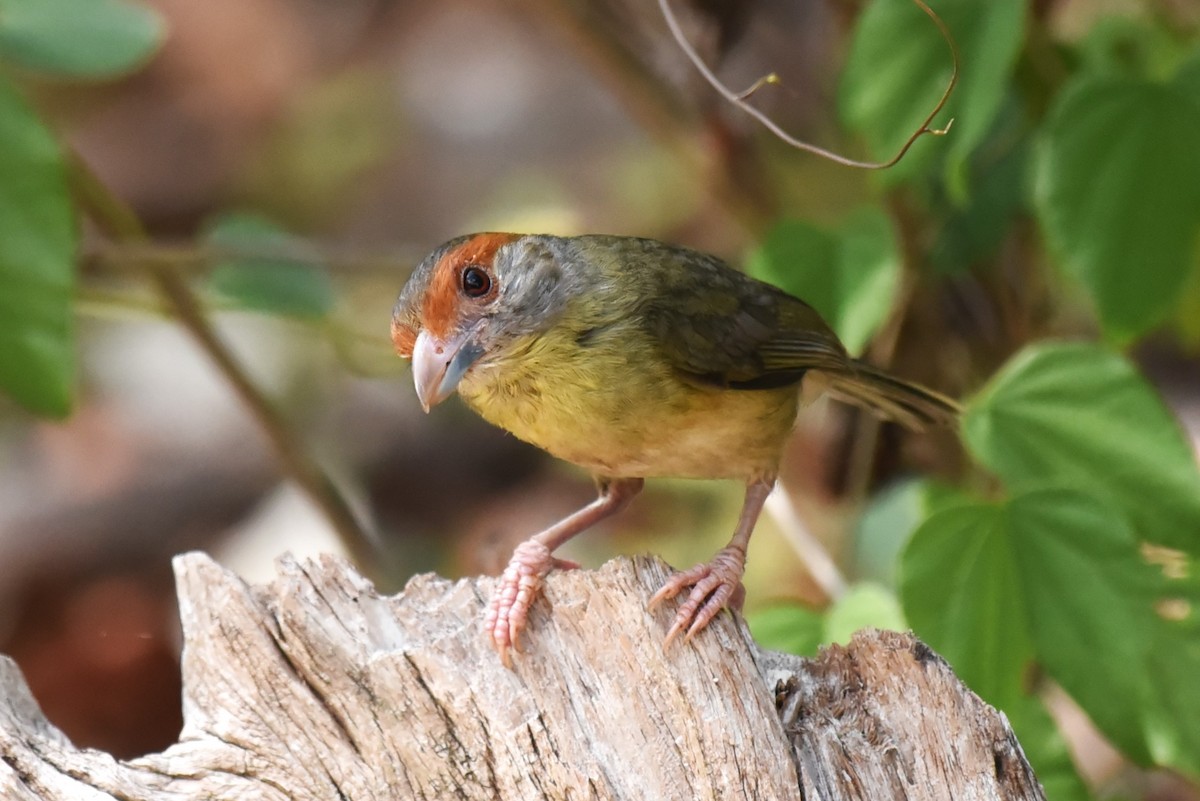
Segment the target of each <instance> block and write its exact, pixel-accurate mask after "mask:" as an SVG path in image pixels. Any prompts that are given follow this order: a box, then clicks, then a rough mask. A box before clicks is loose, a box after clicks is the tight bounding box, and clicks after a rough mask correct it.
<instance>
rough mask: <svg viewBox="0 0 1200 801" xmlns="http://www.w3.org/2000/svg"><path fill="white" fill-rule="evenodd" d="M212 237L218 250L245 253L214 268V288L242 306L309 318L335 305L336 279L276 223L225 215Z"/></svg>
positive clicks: (319, 314)
mask: <svg viewBox="0 0 1200 801" xmlns="http://www.w3.org/2000/svg"><path fill="white" fill-rule="evenodd" d="M207 241H208V244H209V245H210V246H213V247H215V248H217V249H218V250H228V251H230V252H234V253H236V252H238V251H243V252H245V253H247V254H265V255H261V256H260V255H247V256H244V257H240V258H227V259H224V260H222V261H221V262H220V263H218V264H217V266H216V267H215V268H214V269H213V273H212V276H211V278H210V288H211V289H212V290H213V291H214V292H216V293H217V294H219V295H222V296H223V297H225V298H226V299H228V300H229V301H231V302H232V303H234V304H235V305H237V306H238V307H240V308H243V309H248V310H251V311H259V312H265V313H267V314H279V315H285V316H289V317H299V318H303V319H319V318H322V317H324V316H326V315H327V314H328V313H329V311H330V309H332V308H333V283H332V281H331V280H330V278H329V274H328V273H327V272H326V271H325V269H324V268H323V267H320V266H318V265H316V264H313V263H312V261H311V260H310V259H304V258H302V257H307V256H311V253H310V249H309V248H308V247H307V245H306V244H305V243H304V242H303V241H302V240H300V239H298V238H296V237H293V236H292V235H290V234H288V233H286V232H285V231H283V230H281V229H280V228H278V227H277V226H275V224H274V223H271V222H269V221H268V220H265V219H263V218H261V217H255V216H252V215H247V214H230V215H227V216H225V217H223V218H221V219H220V220H219V221H218V222H217V223H216V225H214V226H213V227H212V228H211V229H210V230H209V233H208V236H207Z"/></svg>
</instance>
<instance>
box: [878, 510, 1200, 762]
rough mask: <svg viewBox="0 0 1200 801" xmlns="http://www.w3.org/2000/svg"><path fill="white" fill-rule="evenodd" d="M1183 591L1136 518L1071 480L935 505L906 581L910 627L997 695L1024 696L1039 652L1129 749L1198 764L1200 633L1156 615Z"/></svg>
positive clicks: (980, 687) (1136, 754) (1154, 758)
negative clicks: (1001, 496) (1149, 551)
mask: <svg viewBox="0 0 1200 801" xmlns="http://www.w3.org/2000/svg"><path fill="white" fill-rule="evenodd" d="M1193 567H1194V565H1193ZM1175 591H1176V587H1175V585H1174V584H1173V583H1172V582H1169V581H1167V580H1166V579H1165V578H1164V576H1163V575H1161V574H1160V573H1159V572H1158V571H1156V569H1155V568H1154V567H1152V566H1150V565H1149V564H1147V562H1146V561H1145V560H1144V559H1143V558H1142V556H1141V551H1140V547H1139V543H1138V539H1137V537H1136V535H1135V533H1134V530H1133V528H1132V526H1131V525H1130V524H1129V523H1128V522H1127V521H1126V519H1125V518H1124V517H1123V516H1122V515H1121V514H1119V513H1118V512H1116V511H1115V510H1114V509H1113V507H1111V506H1109V505H1108V504H1107V503H1105V502H1103V501H1102V500H1100V499H1098V498H1096V497H1094V496H1092V495H1089V494H1087V493H1085V492H1083V491H1080V490H1074V489H1043V490H1037V491H1032V492H1028V493H1025V494H1022V495H1018V496H1016V497H1014V498H1013V499H1012V500H1010V501H1008V502H1006V503H1002V504H978V505H975V506H969V507H956V508H951V509H947V510H945V511H943V512H940V513H937V514H935V515H933V516H932V517H931V518H930V519H929V520H928V521H926V523H925V524H924V525H922V526H921V528H920V529H918V530H917V532H916V533H915V534H914V535H913V538H912V541H911V542H910V544H909V548H908V550H907V551H906V552H905V555H904V562H903V571H902V582H901V592H902V599H903V601H904V610H905V613H906V614H907V615H908V619H909V621H910V622H911V623H912V625H913V628H914V630H915V631H916V632H917V634H918V635H919V636H921V637H923V638H924V639H926V640H927V641H928V642H929V644H930V645H931V646H932V647H933V648H935V649H936V650H937V651H938V652H939V653H941V654H943V655H944V656H945V657H946V658H947V659H948V660H949V661H950V663H951V664H952V665H954V667H955V669H956V670H957V671H958V672H959V674H960V675H961V676H962V677H963V678H964V680H965V681H966V682H967V683H968V684H969V685H970V686H971V687H972V688H973V689H976V690H977V691H978V692H980V694H981V695H983V696H984V698H986V699H987V700H989V701H992V702H993V703H996V704H998V705H1000V706H1001V707H1004V706H1010V707H1012V706H1014V705H1018V704H1020V703H1021V698H1022V681H1023V673H1024V669H1025V665H1026V663H1028V662H1029V661H1031V660H1036V661H1037V662H1038V663H1039V664H1040V665H1041V666H1042V667H1043V668H1044V669H1045V670H1046V672H1047V673H1048V674H1049V675H1050V676H1051V677H1053V678H1054V679H1055V681H1057V682H1058V683H1059V684H1061V685H1062V686H1063V688H1064V689H1066V690H1067V692H1068V693H1070V694H1071V696H1072V697H1073V698H1074V699H1075V700H1076V701H1077V702H1078V703H1079V705H1080V706H1081V707H1082V708H1083V709H1084V711H1086V712H1087V714H1088V715H1089V716H1090V717H1091V719H1092V720H1093V721H1094V722H1095V723H1096V725H1097V726H1098V727H1099V728H1100V729H1101V730H1102V731H1103V732H1104V734H1105V735H1106V736H1107V737H1108V738H1110V739H1111V740H1112V741H1113V742H1114V743H1115V744H1116V745H1118V746H1119V747H1120V748H1121V749H1122V750H1123V751H1124V752H1125V753H1126V754H1127V755H1129V756H1130V757H1132V758H1133V759H1136V760H1137V761H1139V762H1141V763H1157V764H1161V765H1168V766H1172V767H1176V768H1179V769H1183V770H1188V771H1193V772H1194V771H1195V770H1196V766H1197V765H1198V764H1200V741H1198V738H1197V737H1196V735H1195V732H1194V729H1195V725H1194V718H1193V717H1192V716H1191V713H1192V712H1193V711H1195V710H1197V709H1198V708H1200V685H1198V684H1197V683H1196V682H1195V681H1194V677H1195V676H1196V675H1200V647H1197V643H1198V642H1200V639H1198V638H1196V637H1195V636H1194V629H1195V622H1194V617H1193V618H1191V619H1190V624H1189V625H1185V624H1183V623H1179V622H1174V621H1170V620H1167V619H1165V618H1164V617H1163V616H1161V615H1160V613H1159V609H1160V605H1161V604H1162V603H1164V602H1166V601H1168V600H1169V599H1170V598H1172V597H1173V595H1174V593H1175ZM1192 614H1193V615H1194V614H1195V612H1194V610H1192Z"/></svg>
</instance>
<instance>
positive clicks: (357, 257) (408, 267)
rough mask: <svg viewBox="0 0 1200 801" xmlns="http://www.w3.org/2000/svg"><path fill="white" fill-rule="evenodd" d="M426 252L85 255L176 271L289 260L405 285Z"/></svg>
mask: <svg viewBox="0 0 1200 801" xmlns="http://www.w3.org/2000/svg"><path fill="white" fill-rule="evenodd" d="M424 255H425V254H424V252H423V251H421V252H418V250H417V248H411V249H409V248H405V249H403V250H401V251H398V252H394V253H375V252H370V251H362V250H357V249H340V248H331V247H328V246H325V245H322V246H320V247H316V246H313V245H312V244H310V243H308V242H305V243H303V244H286V243H279V244H272V245H267V244H255V245H253V246H245V245H215V244H204V245H196V244H186V245H170V244H163V243H160V242H150V241H141V242H131V241H120V240H119V241H105V242H101V243H97V244H95V245H93V246H92V247H90V248H89V249H88V250H87V251H86V252H85V254H84V257H85V258H88V259H92V260H94V261H96V262H100V263H102V264H106V265H120V264H121V263H123V262H133V263H135V264H138V266H139V269H141V265H140V264H139V263H140V262H144V261H152V262H159V263H163V264H166V263H169V264H171V265H173V266H174V267H175V268H176V269H181V270H195V269H198V268H200V267H204V266H208V265H210V264H212V263H213V262H219V261H276V260H278V261H290V262H296V263H297V264H310V265H313V266H316V267H331V268H338V269H344V270H348V271H352V272H356V273H372V274H375V273H377V274H379V275H384V276H386V277H387V278H388V279H389V280H398V281H399V282H400V283H403V281H404V279H406V278H407V277H408V272H411V271H412V269H413V268H414V267H415V266H416V264H417V262H418V261H420V259H421V257H422V256H424Z"/></svg>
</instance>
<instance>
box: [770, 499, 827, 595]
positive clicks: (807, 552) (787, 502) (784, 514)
mask: <svg viewBox="0 0 1200 801" xmlns="http://www.w3.org/2000/svg"><path fill="white" fill-rule="evenodd" d="M766 511H767V514H769V515H770V516H771V519H772V520H774V521H775V524H776V525H777V526H779V530H780V531H781V532H782V533H783V536H784V539H786V540H787V541H788V544H789V545H791V546H792V549H793V550H794V551H795V552H796V555H797V556H799V557H800V561H801V562H803V563H804V567H805V569H806V570H808V575H809V576H811V577H812V580H813V581H814V582H815V583H816V584H817V586H818V587H820V588H821V592H823V593H824V594H825V597H826V598H827V599H828V600H830V601H836V600H837V599H839V598H841V597H842V596H843V595H845V594H846V578H845V577H844V576H843V575H842V572H841V571H840V570H838V566H837V563H836V562H834V561H833V557H832V556H830V555H829V551H828V550H826V548H825V546H824V545H822V544H821V541H820V540H818V539H817V538H816V537H814V536H813V533H812V530H811V529H809V527H808V526H806V525H805V524H804V521H803V520H802V519H801V518H800V513H799V512H797V511H796V505H795V504H794V503H792V498H791V496H790V495H788V492H787V488H786V487H785V486H783V484H782V482H781V483H778V484H776V485H775V489H773V490H772V491H771V494H770V495H768V496H767V503H766Z"/></svg>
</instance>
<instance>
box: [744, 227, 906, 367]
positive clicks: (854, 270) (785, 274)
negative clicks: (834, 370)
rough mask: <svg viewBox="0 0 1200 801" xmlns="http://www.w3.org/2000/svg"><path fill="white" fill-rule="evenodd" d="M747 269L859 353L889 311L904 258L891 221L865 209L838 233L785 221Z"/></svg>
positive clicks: (770, 236) (852, 351)
mask: <svg viewBox="0 0 1200 801" xmlns="http://www.w3.org/2000/svg"><path fill="white" fill-rule="evenodd" d="M747 266H748V270H749V272H750V274H751V275H754V276H755V277H757V278H760V279H762V280H764V281H768V282H770V283H773V284H775V285H776V286H778V287H780V288H781V289H783V290H784V291H785V292H789V293H791V294H792V295H795V296H796V297H798V298H801V299H802V300H804V301H806V302H808V303H809V304H810V305H811V306H812V307H813V308H815V309H816V310H817V311H818V312H820V313H821V316H822V317H824V318H825V320H826V322H828V323H829V325H830V326H832V327H833V330H834V331H835V332H836V333H837V335H838V337H840V338H841V340H842V342H843V343H844V344H845V345H846V349H847V350H849V351H850V352H851V353H853V354H858V353H861V352H862V350H863V348H865V347H866V345H867V343H868V342H869V341H870V339H871V337H872V335H874V333H875V331H876V330H877V329H878V328H879V326H880V325H881V324H882V323H883V321H884V320H885V319H886V318H887V315H888V312H889V311H890V309H891V305H892V299H893V296H894V294H895V291H896V282H897V280H899V275H900V256H899V252H898V246H897V243H896V237H895V234H894V233H893V231H892V227H891V223H890V222H889V220H888V218H887V216H886V215H885V214H884V213H883V212H881V211H879V210H878V209H872V208H866V209H862V210H860V211H858V212H857V213H855V214H853V215H851V217H850V218H849V219H848V220H847V221H846V223H845V224H844V225H843V226H842V227H841V228H840V229H839V230H838V231H835V232H830V231H825V230H822V229H820V228H816V227H814V226H812V225H809V224H808V223H805V222H801V221H799V220H784V221H782V222H780V223H778V224H776V226H775V227H774V228H773V229H772V230H771V231H770V232H769V233H768V234H767V236H766V239H765V240H764V242H763V244H762V247H761V248H759V250H757V251H756V252H754V253H752V254H751V255H750V258H749V259H748V260H747Z"/></svg>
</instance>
